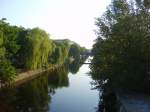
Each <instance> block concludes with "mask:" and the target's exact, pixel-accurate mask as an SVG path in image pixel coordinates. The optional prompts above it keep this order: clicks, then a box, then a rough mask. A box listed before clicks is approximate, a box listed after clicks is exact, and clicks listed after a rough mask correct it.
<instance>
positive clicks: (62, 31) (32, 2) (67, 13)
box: [0, 0, 111, 48]
mask: <svg viewBox="0 0 150 112" xmlns="http://www.w3.org/2000/svg"><path fill="white" fill-rule="evenodd" d="M110 1H111V0H0V18H3V17H5V18H7V22H9V23H10V24H12V25H17V26H23V27H25V28H33V27H40V28H42V29H44V30H46V31H47V32H48V33H49V34H50V35H51V38H52V39H63V38H68V39H70V40H73V41H75V42H77V43H79V44H80V45H82V46H85V47H87V48H91V47H92V44H93V40H94V39H95V38H96V36H95V34H94V32H93V30H94V29H96V26H95V25H94V21H95V19H94V18H95V17H99V16H100V15H101V14H102V13H103V12H104V11H105V10H106V6H107V5H109V3H110Z"/></svg>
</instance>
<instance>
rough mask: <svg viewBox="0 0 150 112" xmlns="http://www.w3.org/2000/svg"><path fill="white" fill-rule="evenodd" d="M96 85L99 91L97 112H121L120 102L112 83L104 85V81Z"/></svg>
mask: <svg viewBox="0 0 150 112" xmlns="http://www.w3.org/2000/svg"><path fill="white" fill-rule="evenodd" d="M97 82H98V83H95V84H96V85H95V87H96V89H98V90H99V92H100V95H99V103H98V107H97V111H96V112H119V106H120V104H119V102H118V100H117V97H116V94H115V92H114V90H113V88H112V86H111V84H110V83H107V84H103V81H97Z"/></svg>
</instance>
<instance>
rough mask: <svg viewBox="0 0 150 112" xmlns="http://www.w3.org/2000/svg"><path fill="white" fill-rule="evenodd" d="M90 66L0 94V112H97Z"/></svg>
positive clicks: (65, 68) (74, 66)
mask: <svg viewBox="0 0 150 112" xmlns="http://www.w3.org/2000/svg"><path fill="white" fill-rule="evenodd" d="M89 71H90V69H89V65H88V64H83V65H80V63H78V62H75V63H72V64H70V65H66V66H63V67H60V68H58V69H57V70H54V71H48V72H45V73H42V74H41V75H40V76H39V77H37V78H35V79H33V80H31V81H28V82H26V83H24V84H22V85H20V86H18V87H14V86H11V87H7V88H4V89H1V91H0V112H96V110H97V106H98V103H99V91H98V90H96V89H94V90H93V89H92V85H91V82H92V81H93V80H92V79H91V77H90V75H89Z"/></svg>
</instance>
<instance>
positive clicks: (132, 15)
mask: <svg viewBox="0 0 150 112" xmlns="http://www.w3.org/2000/svg"><path fill="white" fill-rule="evenodd" d="M145 2H146V0H144V1H143V0H135V1H127V0H113V1H112V3H111V4H110V6H109V7H108V8H107V11H106V12H105V13H104V14H103V16H102V17H100V18H97V21H96V25H97V26H98V30H97V31H96V32H97V36H98V38H97V39H96V42H95V44H94V45H93V50H92V52H93V54H94V58H93V60H92V62H93V64H92V65H91V69H92V73H93V75H92V76H93V78H95V79H100V80H109V81H110V82H111V83H112V85H113V86H114V88H117V87H119V88H120V87H121V88H124V89H131V90H142V91H147V90H148V88H149V87H150V80H149V79H150V77H149V73H150V71H149V67H150V27H149V25H150V12H149V7H148V5H147V4H145Z"/></svg>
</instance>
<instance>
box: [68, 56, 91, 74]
mask: <svg viewBox="0 0 150 112" xmlns="http://www.w3.org/2000/svg"><path fill="white" fill-rule="evenodd" d="M87 58H88V57H87V56H81V57H80V59H76V60H74V61H73V62H72V63H70V64H69V65H68V68H69V72H71V73H72V74H76V73H77V72H78V71H79V68H80V67H81V66H82V63H83V62H84V61H85V60H86V59H87Z"/></svg>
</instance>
